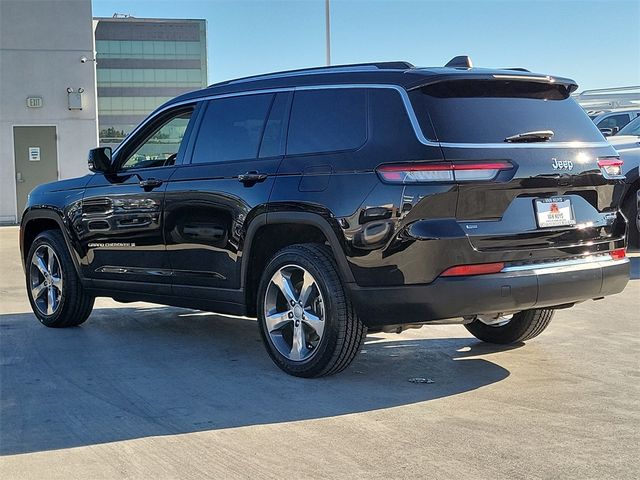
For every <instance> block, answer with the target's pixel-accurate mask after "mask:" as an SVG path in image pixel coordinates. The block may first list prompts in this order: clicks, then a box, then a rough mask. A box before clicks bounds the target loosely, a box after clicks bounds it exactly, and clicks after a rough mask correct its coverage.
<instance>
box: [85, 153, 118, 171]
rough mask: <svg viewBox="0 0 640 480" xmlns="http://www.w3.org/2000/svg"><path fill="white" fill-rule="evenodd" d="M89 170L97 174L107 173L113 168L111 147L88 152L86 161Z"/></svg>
mask: <svg viewBox="0 0 640 480" xmlns="http://www.w3.org/2000/svg"><path fill="white" fill-rule="evenodd" d="M87 163H88V164H89V170H91V171H92V172H97V173H109V172H110V171H111V169H112V167H113V164H112V163H111V147H98V148H92V149H91V150H89V158H88V159H87Z"/></svg>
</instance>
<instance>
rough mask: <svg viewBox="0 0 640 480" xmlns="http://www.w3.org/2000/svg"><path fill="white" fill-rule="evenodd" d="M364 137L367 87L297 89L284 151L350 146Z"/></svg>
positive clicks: (326, 150)
mask: <svg viewBox="0 0 640 480" xmlns="http://www.w3.org/2000/svg"><path fill="white" fill-rule="evenodd" d="M366 140H367V92H366V90H364V89H361V88H358V89H351V88H344V89H343V88H330V89H326V90H308V91H300V92H296V94H295V96H294V97H293V106H292V107H291V120H290V121H289V138H288V141H287V154H289V155H297V154H306V153H320V152H335V151H339V150H351V149H356V148H359V147H361V146H362V145H363V144H364V143H365V141H366Z"/></svg>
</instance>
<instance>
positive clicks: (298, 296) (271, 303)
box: [263, 265, 325, 362]
mask: <svg viewBox="0 0 640 480" xmlns="http://www.w3.org/2000/svg"><path fill="white" fill-rule="evenodd" d="M263 309H264V310H263V311H264V319H265V326H266V330H267V332H268V333H269V338H270V339H271V342H272V343H273V345H274V346H275V347H276V349H277V350H278V352H280V353H281V354H282V355H283V356H284V357H286V358H287V359H289V360H292V361H294V362H302V361H305V360H308V359H310V358H311V357H312V356H313V355H314V354H315V353H316V351H317V348H318V345H319V344H320V341H321V340H322V336H323V333H324V329H325V313H324V312H325V310H324V300H323V298H322V292H321V291H320V288H319V287H318V284H317V282H316V280H315V278H313V275H311V274H310V273H309V272H308V271H307V270H305V269H304V268H302V267H300V266H298V265H286V266H284V267H282V268H280V269H279V270H278V271H276V272H275V274H274V275H273V276H272V277H271V280H270V282H269V286H268V287H267V291H266V294H265V298H264V305H263Z"/></svg>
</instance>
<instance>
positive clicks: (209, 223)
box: [165, 92, 291, 302]
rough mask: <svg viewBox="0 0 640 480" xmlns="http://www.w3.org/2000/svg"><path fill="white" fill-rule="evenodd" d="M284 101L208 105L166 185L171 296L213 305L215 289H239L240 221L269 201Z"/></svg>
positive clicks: (244, 99)
mask: <svg viewBox="0 0 640 480" xmlns="http://www.w3.org/2000/svg"><path fill="white" fill-rule="evenodd" d="M290 98H291V94H290V93H288V92H285V93H278V94H275V93H265V94H254V95H243V96H237V97H229V98H221V99H215V100H211V101H210V102H209V103H208V105H207V106H206V109H205V110H204V112H203V114H202V115H201V117H202V121H201V122H200V126H199V127H198V133H197V135H196V136H195V140H194V142H193V148H192V154H191V161H190V163H189V162H187V161H185V164H184V165H182V166H180V167H178V168H177V169H176V173H175V174H174V175H173V177H172V178H171V181H170V183H169V185H168V187H167V193H166V208H165V219H166V220H165V238H166V242H167V250H168V255H169V262H170V264H171V267H172V270H173V282H174V285H173V293H174V295H181V296H198V297H200V298H208V299H212V300H218V299H219V297H220V292H221V291H227V292H228V291H229V289H238V288H239V287H240V264H239V262H240V259H241V251H240V249H241V247H242V242H243V238H244V233H245V231H246V224H247V223H248V221H249V220H250V219H251V217H252V216H253V215H256V214H258V213H261V212H263V211H264V209H265V208H266V204H267V202H268V200H269V196H270V194H271V190H272V188H273V183H274V180H275V174H276V173H277V171H278V166H279V164H280V162H281V160H282V156H283V152H284V140H285V132H286V119H287V118H288V112H289V108H290ZM190 143H191V142H190ZM212 287H213V289H212ZM221 289H224V290H221ZM223 301H227V302H233V298H231V297H230V296H226V297H224V299H223Z"/></svg>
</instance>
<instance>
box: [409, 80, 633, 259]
mask: <svg viewBox="0 0 640 480" xmlns="http://www.w3.org/2000/svg"><path fill="white" fill-rule="evenodd" d="M412 100H413V102H414V105H416V107H417V110H418V111H419V112H420V114H419V117H421V118H420V121H421V122H426V121H430V122H431V123H432V125H433V128H434V130H435V134H436V136H437V139H438V140H439V142H440V144H441V146H442V150H443V154H444V157H445V158H446V159H447V160H448V161H451V162H452V163H453V164H454V165H455V166H456V167H459V166H464V165H465V162H470V161H474V162H478V161H480V162H483V161H486V162H487V163H491V162H495V161H499V162H508V163H510V164H511V165H512V167H511V168H507V169H504V170H501V171H500V172H499V173H498V174H497V176H496V177H495V178H491V179H489V180H484V181H478V180H470V181H466V180H465V178H464V176H463V175H461V176H460V177H458V176H457V174H456V178H457V181H458V188H459V194H458V204H457V208H456V218H457V219H458V221H459V222H460V223H461V224H463V227H464V230H465V231H466V233H467V234H468V236H469V239H470V241H471V243H472V244H473V246H474V247H475V248H476V249H478V250H487V251H489V250H510V249H524V250H528V249H535V248H548V247H554V248H561V247H565V246H569V245H574V246H575V245H580V244H582V245H592V244H593V243H594V242H597V241H598V240H605V239H608V238H611V236H612V235H615V234H619V233H620V232H619V230H620V223H619V222H616V211H617V208H618V204H619V201H620V194H621V192H622V190H621V189H620V188H619V187H617V185H618V183H620V179H615V178H607V175H605V174H603V172H602V171H601V169H600V167H599V161H602V159H607V158H609V159H610V158H611V157H615V156H616V152H615V150H613V149H612V147H610V146H609V145H608V144H607V143H606V142H605V141H604V138H603V137H602V135H601V134H600V132H599V131H598V129H597V127H596V126H595V125H594V124H593V122H591V121H590V120H589V117H588V116H587V115H586V114H585V113H584V111H583V110H582V109H581V108H580V107H579V105H578V104H577V103H576V102H575V101H574V100H573V99H571V98H570V96H569V89H568V88H567V87H566V86H564V85H562V84H553V83H548V82H538V81H526V80H518V79H515V78H514V79H509V80H452V81H443V82H439V83H436V84H434V85H430V86H428V87H423V88H422V89H421V90H419V91H415V92H412ZM548 131H551V132H552V136H551V137H550V138H546V139H545V138H544V135H548V133H546V134H544V135H541V136H538V137H536V134H534V135H529V136H526V135H525V136H524V137H521V138H519V139H516V138H511V139H509V140H508V138H509V137H513V136H516V135H522V134H527V133H528V134H531V132H548ZM461 173H462V172H461ZM622 228H623V227H622ZM616 232H617V233H616Z"/></svg>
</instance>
